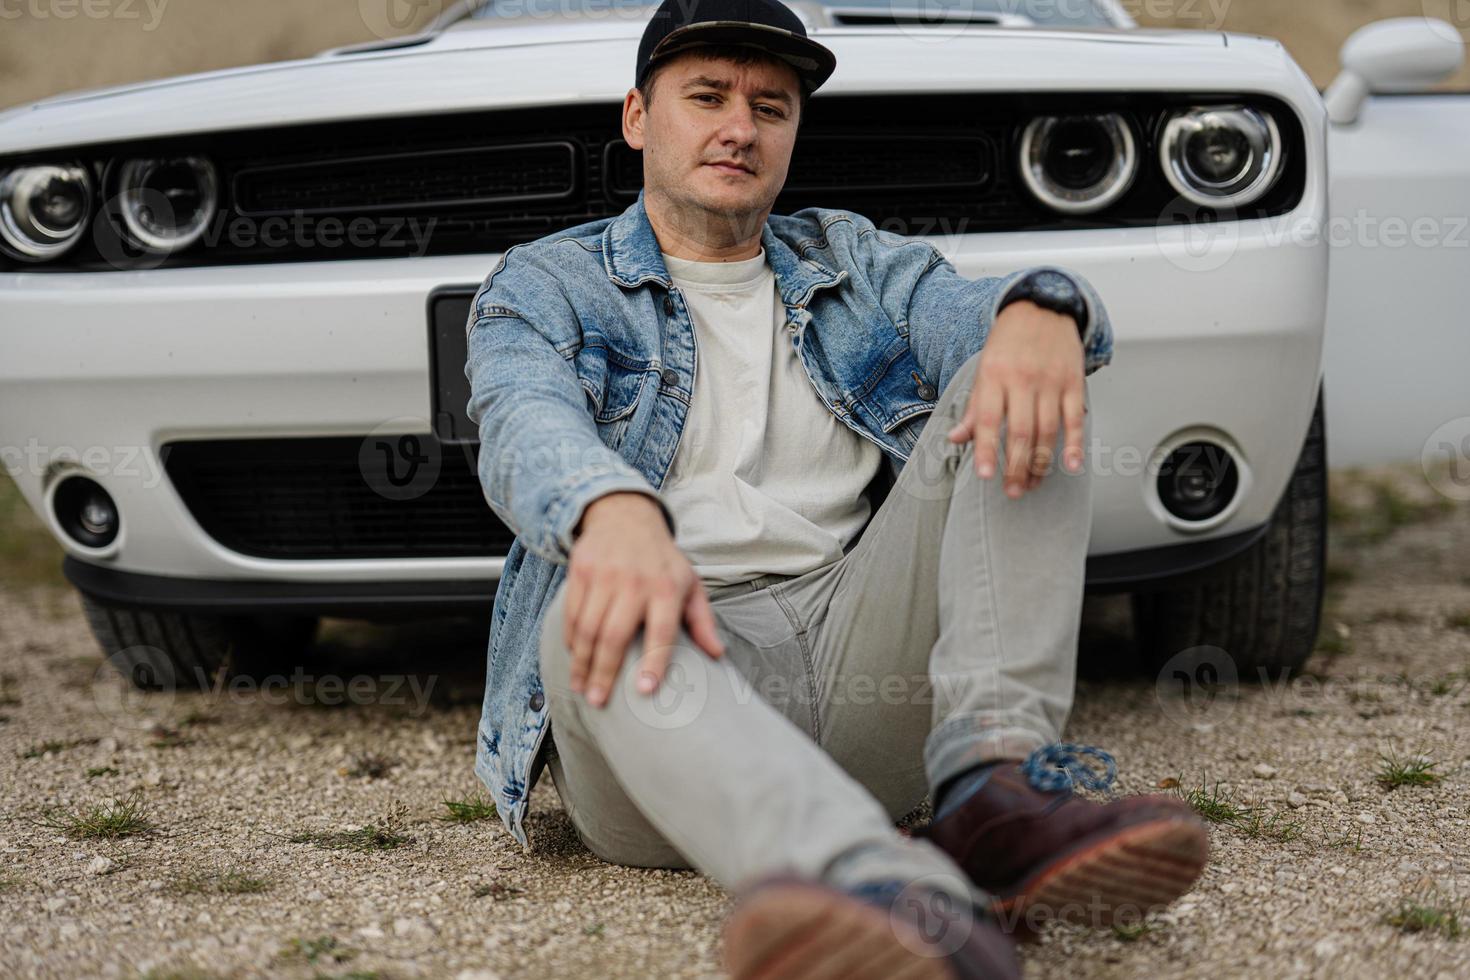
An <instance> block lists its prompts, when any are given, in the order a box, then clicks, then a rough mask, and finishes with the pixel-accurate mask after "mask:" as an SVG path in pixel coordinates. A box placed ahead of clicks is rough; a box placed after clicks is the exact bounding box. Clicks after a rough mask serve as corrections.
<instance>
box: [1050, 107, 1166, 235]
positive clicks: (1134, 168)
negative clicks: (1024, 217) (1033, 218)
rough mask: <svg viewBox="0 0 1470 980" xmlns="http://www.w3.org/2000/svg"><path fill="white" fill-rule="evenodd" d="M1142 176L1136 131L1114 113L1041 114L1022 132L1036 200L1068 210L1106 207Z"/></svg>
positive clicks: (1084, 212)
mask: <svg viewBox="0 0 1470 980" xmlns="http://www.w3.org/2000/svg"><path fill="white" fill-rule="evenodd" d="M1137 174H1138V149H1137V143H1136V142H1135V140H1134V139H1133V130H1132V129H1131V128H1130V127H1129V125H1128V123H1127V121H1126V120H1124V119H1123V117H1122V116H1120V115H1118V114H1117V113H1115V112H1110V113H1106V114H1104V115H1095V116H1038V117H1037V118H1035V119H1033V120H1031V122H1030V123H1029V124H1028V125H1027V126H1026V129H1025V131H1024V132H1022V134H1021V177H1022V179H1023V180H1024V181H1025V182H1026V187H1027V188H1028V189H1029V190H1030V191H1031V193H1032V194H1033V195H1035V196H1036V199H1037V200H1039V201H1041V203H1043V204H1045V205H1046V206H1047V207H1049V208H1052V209H1053V210H1056V211H1060V212H1062V213H1063V214H1090V213H1092V212H1094V211H1101V210H1102V209H1103V208H1105V207H1107V206H1108V205H1110V204H1112V203H1113V202H1114V201H1116V200H1117V199H1118V198H1120V197H1122V196H1123V195H1124V193H1126V192H1127V190H1128V188H1129V187H1130V186H1131V185H1132V184H1133V178H1134V177H1135V176H1137Z"/></svg>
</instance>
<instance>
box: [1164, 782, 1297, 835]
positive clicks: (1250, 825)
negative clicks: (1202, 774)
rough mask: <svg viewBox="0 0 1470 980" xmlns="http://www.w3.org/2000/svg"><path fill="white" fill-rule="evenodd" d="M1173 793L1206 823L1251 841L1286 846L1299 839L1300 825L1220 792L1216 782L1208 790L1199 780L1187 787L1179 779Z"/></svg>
mask: <svg viewBox="0 0 1470 980" xmlns="http://www.w3.org/2000/svg"><path fill="white" fill-rule="evenodd" d="M1174 793H1175V794H1176V795H1177V796H1178V797H1179V798H1180V799H1182V800H1183V801H1184V802H1185V803H1187V804H1189V806H1190V807H1191V808H1192V809H1193V810H1194V812H1195V813H1198V814H1199V815H1200V816H1201V817H1203V818H1204V819H1205V820H1208V821H1209V822H1210V823H1214V824H1219V825H1221V826H1222V827H1229V828H1231V829H1232V830H1235V831H1237V832H1238V833H1241V834H1244V835H1245V836H1246V837H1249V838H1251V839H1252V840H1270V841H1275V842H1276V843H1278V844H1285V843H1289V842H1291V841H1295V840H1300V839H1301V838H1302V835H1303V827H1302V824H1301V822H1300V821H1297V820H1292V819H1289V818H1287V817H1286V816H1285V815H1284V814H1281V813H1270V814H1268V813H1266V812H1265V811H1263V810H1262V809H1261V808H1260V807H1259V806H1255V805H1253V804H1249V803H1244V802H1241V801H1239V800H1237V799H1236V797H1235V792H1234V791H1233V790H1221V789H1220V784H1219V783H1218V782H1216V783H1215V785H1214V786H1213V787H1211V786H1210V785H1209V784H1208V783H1207V782H1206V781H1204V780H1201V782H1200V784H1199V785H1198V786H1191V787H1186V786H1185V785H1184V782H1183V780H1182V779H1181V780H1179V785H1178V786H1177V787H1175V789H1174Z"/></svg>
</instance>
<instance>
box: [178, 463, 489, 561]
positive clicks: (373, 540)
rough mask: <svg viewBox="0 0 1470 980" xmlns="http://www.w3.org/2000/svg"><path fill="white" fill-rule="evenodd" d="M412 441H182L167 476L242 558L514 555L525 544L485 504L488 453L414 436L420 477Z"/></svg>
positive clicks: (217, 536) (208, 526) (203, 524)
mask: <svg viewBox="0 0 1470 980" xmlns="http://www.w3.org/2000/svg"><path fill="white" fill-rule="evenodd" d="M401 438H402V437H400V436H396V435H395V436H388V437H384V438H378V437H373V436H368V437H364V438H350V437H349V438H316V439H230V440H210V441H190V442H174V443H169V444H168V445H166V446H164V448H163V457H164V468H165V469H166V470H167V472H168V475H169V479H170V480H171V481H173V484H174V487H175V488H176V489H177V490H178V492H179V495H180V496H181V497H182V498H183V500H184V503H185V505H186V506H187V507H188V508H189V512H190V513H191V514H193V515H194V519H195V520H197V521H198V522H199V524H200V526H201V527H203V528H204V530H205V532H206V533H207V534H209V536H210V537H212V538H214V539H215V540H216V541H218V542H219V543H220V544H222V545H224V546H225V547H226V548H229V549H231V550H233V551H238V552H240V553H241V554H245V555H251V556H254V557H257V558H289V559H311V558H464V557H493V556H500V555H504V554H505V553H506V551H507V549H509V548H510V544H511V541H512V540H513V539H514V537H515V536H514V535H513V534H512V533H511V532H510V530H509V529H508V528H506V526H505V525H504V524H502V523H501V522H500V521H499V520H498V519H497V518H496V517H495V515H494V513H492V512H491V510H490V507H489V505H488V504H486V502H485V498H484V496H483V494H482V492H481V489H480V481H479V477H478V476H477V474H476V469H475V461H476V459H477V457H478V451H479V447H478V446H474V445H464V446H440V445H439V443H437V442H436V441H435V440H434V439H433V438H432V437H431V436H416V437H411V440H412V441H411V442H409V443H408V444H407V447H408V448H412V449H413V450H414V452H413V455H418V456H422V457H425V458H426V461H425V462H423V463H422V464H421V468H420V469H419V470H417V471H414V470H411V469H410V468H409V466H408V465H405V464H404V462H403V458H404V455H403V454H402V453H401V452H400V451H401V450H402V449H404V448H405V444H403V443H401V442H400V440H401ZM384 447H386V449H385V448H384ZM390 458H391V459H392V466H393V470H392V471H391V472H390V471H389V469H388V466H389V460H390ZM430 461H432V462H430ZM435 466H437V474H434V473H431V470H432V469H433V468H434V467H435ZM409 477H412V479H409ZM395 479H397V480H399V481H400V485H395V484H394V482H393V481H394V480H395Z"/></svg>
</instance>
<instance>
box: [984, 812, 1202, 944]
mask: <svg viewBox="0 0 1470 980" xmlns="http://www.w3.org/2000/svg"><path fill="white" fill-rule="evenodd" d="M1209 854H1210V839H1209V834H1208V833H1206V831H1205V828H1204V826H1203V825H1201V824H1199V823H1197V822H1196V821H1194V820H1190V819H1179V818H1171V819H1162V820H1155V821H1151V822H1149V823H1144V824H1139V825H1137V826H1133V827H1128V828H1126V829H1125V830H1122V831H1119V832H1117V833H1114V834H1111V835H1109V836H1108V837H1106V838H1104V839H1102V840H1098V841H1094V842H1092V843H1088V844H1083V845H1082V846H1081V847H1079V848H1078V849H1076V850H1075V851H1073V852H1071V853H1070V854H1067V855H1065V856H1064V857H1063V858H1061V859H1060V860H1057V861H1055V862H1053V863H1052V864H1051V865H1049V866H1048V867H1046V868H1043V869H1042V870H1041V871H1039V872H1037V873H1036V874H1034V875H1032V876H1031V877H1030V878H1029V879H1027V880H1026V881H1023V882H1022V883H1021V884H1020V885H1019V886H1018V887H1017V888H1016V889H1015V891H1014V893H1012V894H1009V895H1007V896H1004V897H1002V898H1000V899H999V900H998V901H997V902H996V916H997V918H999V919H1000V921H1001V923H1002V924H1003V925H1008V926H1010V927H1011V928H1012V930H1013V931H1014V932H1015V933H1016V934H1017V935H1018V936H1022V937H1024V936H1026V935H1027V934H1029V933H1032V932H1034V930H1033V928H1032V927H1033V926H1036V925H1040V924H1041V923H1043V922H1046V921H1048V920H1060V921H1063V922H1071V923H1080V924H1084V925H1094V926H1101V927H1104V928H1106V927H1109V926H1111V925H1113V924H1114V923H1115V922H1122V923H1129V924H1135V923H1138V922H1141V921H1143V917H1144V916H1145V915H1147V914H1148V913H1149V912H1151V911H1154V910H1156V909H1159V908H1162V907H1164V906H1166V905H1168V904H1169V903H1170V902H1172V901H1174V900H1175V899H1176V898H1178V897H1179V896H1180V895H1183V894H1184V893H1185V892H1187V891H1189V889H1190V888H1191V887H1192V886H1193V885H1194V883H1195V881H1197V880H1198V879H1199V876H1200V874H1201V873H1202V872H1203V871H1204V869H1205V865H1206V864H1207V863H1208V862H1209Z"/></svg>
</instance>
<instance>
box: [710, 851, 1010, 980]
mask: <svg viewBox="0 0 1470 980" xmlns="http://www.w3.org/2000/svg"><path fill="white" fill-rule="evenodd" d="M724 939H725V942H724V959H725V968H726V970H728V971H729V973H730V976H731V977H733V978H734V980H802V978H817V977H822V978H828V980H830V978H833V977H841V978H842V980H890V978H893V977H903V978H904V980H1020V977H1021V967H1020V963H1019V962H1018V961H1017V959H1016V949H1015V943H1013V942H1012V941H1011V939H1010V938H1009V937H1007V936H1005V935H1004V934H1003V933H1002V932H1001V931H1000V929H999V928H998V927H997V926H996V924H995V922H994V920H992V919H991V918H990V916H989V915H988V914H987V913H986V912H985V911H984V910H983V909H977V908H975V907H974V906H973V905H972V904H971V903H968V902H967V903H965V905H964V906H963V908H957V907H956V904H955V901H954V900H953V899H951V898H950V897H949V896H948V895H943V894H938V893H935V892H932V891H929V890H924V889H919V888H917V887H910V888H905V887H904V885H903V883H902V882H884V883H882V884H879V885H876V886H863V887H861V888H857V889H853V890H851V891H844V890H841V889H837V888H833V887H832V886H830V885H826V884H823V883H821V882H819V881H813V880H812V879H809V878H800V877H796V876H794V875H790V874H782V875H774V876H771V877H768V878H765V879H763V880H761V881H758V882H756V883H755V884H754V885H753V886H751V887H750V888H749V889H747V890H745V891H744V893H743V894H742V895H741V896H740V901H739V904H738V905H737V906H736V908H735V911H734V912H733V913H732V914H731V915H730V918H729V920H728V921H727V922H726V924H725V936H724Z"/></svg>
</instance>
